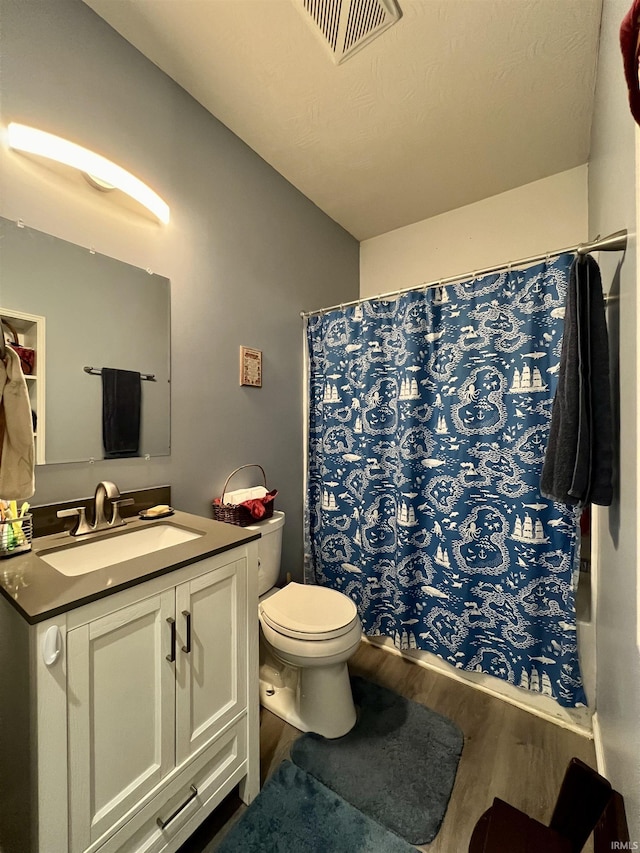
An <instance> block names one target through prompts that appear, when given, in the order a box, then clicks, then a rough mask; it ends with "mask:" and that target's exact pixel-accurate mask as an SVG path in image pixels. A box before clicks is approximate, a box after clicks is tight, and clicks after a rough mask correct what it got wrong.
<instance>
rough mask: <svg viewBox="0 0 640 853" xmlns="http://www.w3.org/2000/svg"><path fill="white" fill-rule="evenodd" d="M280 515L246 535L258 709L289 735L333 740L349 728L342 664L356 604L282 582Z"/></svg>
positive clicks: (357, 632) (354, 630)
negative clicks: (253, 548)
mask: <svg viewBox="0 0 640 853" xmlns="http://www.w3.org/2000/svg"><path fill="white" fill-rule="evenodd" d="M283 526H284V513H282V512H274V513H273V517H272V518H270V519H268V520H267V521H263V522H260V523H259V524H255V525H252V526H251V527H249V528H245V529H248V530H254V531H256V532H258V533H260V534H261V539H260V542H259V543H258V558H259V560H258V595H259V597H260V599H259V605H258V618H259V620H260V703H261V704H262V705H263V707H265V708H267V709H268V710H269V711H271V712H273V713H274V714H276V716H278V717H280V718H281V719H283V720H286V722H288V723H290V724H291V725H292V726H295V728H297V729H300V730H301V731H303V732H309V731H312V732H317V733H318V734H321V735H324V737H327V738H338V737H342V735H345V734H347V732H349V731H350V730H351V729H352V728H353V726H354V724H355V721H356V710H355V706H354V704H353V696H352V694H351V685H350V683H349V672H348V669H347V661H348V660H349V658H350V657H351V655H353V653H354V652H355V651H356V649H357V648H358V646H359V644H360V638H361V635H362V627H361V624H360V619H359V617H358V611H357V609H356V606H355V604H354V603H353V601H351V599H350V598H348V597H347V596H346V595H343V594H342V593H341V592H338V591H337V590H333V589H327V588H326V587H320V586H314V585H305V584H299V583H289V584H287V585H286V586H285V587H283V588H282V589H278V588H277V587H275V584H276V582H277V580H278V576H279V573H280V556H281V552H282V528H283Z"/></svg>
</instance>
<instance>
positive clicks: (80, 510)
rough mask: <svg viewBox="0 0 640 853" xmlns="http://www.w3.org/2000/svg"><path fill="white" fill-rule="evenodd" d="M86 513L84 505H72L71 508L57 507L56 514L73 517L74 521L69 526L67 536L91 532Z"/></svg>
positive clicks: (60, 516)
mask: <svg viewBox="0 0 640 853" xmlns="http://www.w3.org/2000/svg"><path fill="white" fill-rule="evenodd" d="M86 513H87V510H86V507H83V506H74V507H72V508H71V509H59V510H58V512H57V513H56V515H57V516H58V518H75V519H76V521H74V522H73V524H72V525H71V527H70V528H69V536H82V534H83V533H90V532H91V527H90V526H89V524H88V522H87V515H86Z"/></svg>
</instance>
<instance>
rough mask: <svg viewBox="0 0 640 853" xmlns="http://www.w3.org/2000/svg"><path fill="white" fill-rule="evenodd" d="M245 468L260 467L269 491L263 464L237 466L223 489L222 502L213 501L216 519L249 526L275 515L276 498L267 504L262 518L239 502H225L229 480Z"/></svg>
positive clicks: (239, 525)
mask: <svg viewBox="0 0 640 853" xmlns="http://www.w3.org/2000/svg"><path fill="white" fill-rule="evenodd" d="M243 468H259V469H260V470H261V471H262V480H263V485H264V487H265V489H266V490H267V492H268V491H269V487H268V486H267V475H266V474H265V473H264V468H263V467H262V465H257V464H255V463H251V464H249V465H241V466H240V467H239V468H236V470H235V471H232V472H231V473H230V474H229V476H228V477H227V482H226V483H225V484H224V488H223V489H222V496H221V497H220V502H219V503H217V502H214V503H212V509H213V517H214V519H215V520H216V521H225V522H226V523H227V524H236V525H237V526H238V527H248V526H249V525H250V524H258V523H259V522H261V521H266V519H267V518H271V517H272V516H273V509H274V506H273V505H274V504H275V500H273V501H269V503H267V504H265V507H264V509H265V512H264V515H263V516H262V518H254V517H253V516H252V515H251V513H250V512H249V510H248V509H247V508H246V507H245V506H240V505H239V504H226V503H225V502H224V496H225V493H226V491H227V486H228V485H229V480H230V479H231V478H232V477H233V476H234V474H237V473H238V471H242V469H243Z"/></svg>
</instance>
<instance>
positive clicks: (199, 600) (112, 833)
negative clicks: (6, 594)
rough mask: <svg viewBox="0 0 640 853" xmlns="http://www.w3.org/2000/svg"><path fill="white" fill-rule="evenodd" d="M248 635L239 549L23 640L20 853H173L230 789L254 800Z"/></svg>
mask: <svg viewBox="0 0 640 853" xmlns="http://www.w3.org/2000/svg"><path fill="white" fill-rule="evenodd" d="M2 604H3V605H4V606H5V607H6V606H7V605H6V603H5V602H2ZM257 624H258V620H257V545H256V543H255V542H249V543H246V544H244V545H242V546H240V547H235V548H232V549H231V550H228V551H225V552H224V553H221V554H217V555H215V556H210V557H206V558H205V559H202V560H200V561H199V562H196V563H192V564H191V565H188V566H186V567H183V568H181V569H176V570H175V571H172V572H168V573H166V574H163V575H161V576H159V577H156V578H153V579H152V580H148V581H144V582H142V583H139V584H137V585H136V586H133V587H131V588H130V589H126V590H123V591H121V592H117V593H114V594H112V595H110V596H107V597H104V598H101V599H99V600H97V601H94V602H91V603H90V604H87V605H84V606H82V607H79V608H77V609H74V610H71V611H69V612H67V613H65V614H62V615H60V616H58V617H56V618H54V619H50V620H47V621H46V622H42V623H39V624H38V625H35V626H32V627H31V628H29V631H30V632H31V641H30V645H31V650H30V653H31V658H32V671H33V672H35V682H36V683H35V694H36V698H37V703H36V704H37V713H36V715H35V719H34V720H33V724H34V725H32V729H33V728H35V731H36V732H37V751H36V755H37V758H36V764H37V773H36V779H35V781H36V789H37V795H36V797H35V799H36V801H37V802H35V803H33V806H34V808H32V812H33V814H34V816H35V817H34V825H33V826H32V828H31V838H32V847H31V848H30V851H32V853H36V851H37V853H152V851H153V853H161V851H163V853H172V851H175V850H177V849H178V847H179V846H180V845H181V844H182V843H184V841H185V840H186V839H187V838H188V836H189V835H190V834H191V833H192V832H193V831H194V829H195V828H196V827H197V826H198V824H199V823H200V822H201V821H202V820H203V819H204V817H206V816H207V815H208V814H209V813H210V812H211V811H212V810H213V808H214V807H215V806H216V805H217V804H218V803H219V802H220V800H221V799H222V798H223V797H224V796H226V794H227V793H229V791H230V790H231V789H232V788H233V787H234V786H235V785H236V784H238V783H240V795H241V797H242V798H243V800H245V802H250V801H251V800H252V799H253V797H255V796H256V794H257V793H258V790H259V748H258V738H259V722H258V720H259V708H258V695H257V685H258V674H257V666H258V664H257V643H258V640H257ZM56 626H57V627H58V628H59V630H60V634H61V637H62V649H61V654H60V656H59V658H58V659H57V660H56V661H55V662H53V663H52V664H47V663H46V662H45V660H44V657H43V654H42V652H43V643H44V640H45V637H46V635H47V631H49V629H51V628H52V627H56ZM13 849H14V848H13V847H11V846H7V848H6V850H7V853H9V851H10V853H13ZM0 850H4V848H3V846H2V839H1V838H0ZM21 853H22V850H21Z"/></svg>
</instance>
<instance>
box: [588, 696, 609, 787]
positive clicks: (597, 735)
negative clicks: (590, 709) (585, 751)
mask: <svg viewBox="0 0 640 853" xmlns="http://www.w3.org/2000/svg"><path fill="white" fill-rule="evenodd" d="M591 725H592V727H593V745H594V747H595V750H596V769H597V771H598V773H599V774H600V775H601V776H604V777H605V779H608V778H609V777H608V776H607V768H606V764H605V760H604V746H603V744H602V729H601V728H600V717H599V716H598V712H597V711H594V714H593V716H592V717H591Z"/></svg>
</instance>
